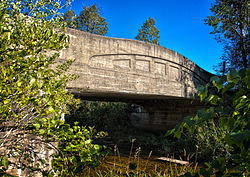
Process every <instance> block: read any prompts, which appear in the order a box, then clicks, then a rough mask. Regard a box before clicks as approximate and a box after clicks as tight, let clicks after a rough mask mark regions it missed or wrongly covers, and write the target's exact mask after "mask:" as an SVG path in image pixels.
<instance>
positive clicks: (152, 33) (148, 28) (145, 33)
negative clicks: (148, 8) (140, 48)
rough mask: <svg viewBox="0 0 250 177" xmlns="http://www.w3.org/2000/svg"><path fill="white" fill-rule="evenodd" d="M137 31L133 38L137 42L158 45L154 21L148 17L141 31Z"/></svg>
mask: <svg viewBox="0 0 250 177" xmlns="http://www.w3.org/2000/svg"><path fill="white" fill-rule="evenodd" d="M138 31H139V33H138V35H137V36H136V37H135V38H136V39H137V40H140V41H145V42H149V43H153V44H157V45H160V43H159V38H160V36H159V33H160V31H159V30H158V29H157V28H156V27H155V20H154V19H153V18H151V17H149V19H148V20H146V22H145V23H143V25H142V26H141V29H139V30H138Z"/></svg>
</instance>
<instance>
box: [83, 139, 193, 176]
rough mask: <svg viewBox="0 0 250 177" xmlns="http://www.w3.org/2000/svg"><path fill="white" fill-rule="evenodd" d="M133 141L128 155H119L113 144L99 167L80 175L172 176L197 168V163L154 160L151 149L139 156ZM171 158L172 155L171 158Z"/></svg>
mask: <svg viewBox="0 0 250 177" xmlns="http://www.w3.org/2000/svg"><path fill="white" fill-rule="evenodd" d="M134 142H135V139H132V142H131V148H130V152H129V156H121V155H120V153H119V149H118V147H117V146H116V145H115V146H114V152H113V154H112V155H109V156H107V157H106V158H105V159H103V160H102V162H101V165H100V166H99V167H97V168H95V169H87V170H86V171H84V172H83V174H82V176H84V177H85V176H86V177H118V176H126V177H135V176H136V177H137V176H138V177H151V176H152V177H153V176H154V177H158V176H159V177H173V176H180V175H183V174H185V173H186V172H191V173H192V172H196V171H197V170H198V167H197V163H189V164H187V165H178V164H175V163H171V162H165V161H156V160H155V159H156V157H154V156H152V154H153V152H152V151H150V152H149V154H148V156H141V151H142V149H141V148H140V147H138V148H134ZM134 149H135V150H134ZM184 157H185V159H184V160H186V161H189V160H190V156H187V155H186V154H184ZM173 158H174V157H173V156H172V159H173ZM180 160H182V159H180Z"/></svg>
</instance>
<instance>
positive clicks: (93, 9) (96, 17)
mask: <svg viewBox="0 0 250 177" xmlns="http://www.w3.org/2000/svg"><path fill="white" fill-rule="evenodd" d="M100 11H101V10H100V9H99V8H97V5H96V4H94V5H92V6H89V7H87V6H84V7H83V10H82V11H81V12H80V14H79V15H78V16H77V17H76V24H77V26H76V29H79V30H82V31H86V32H89V33H92V34H99V35H105V34H106V33H107V32H108V23H107V22H106V20H105V18H103V17H102V16H101V12H100Z"/></svg>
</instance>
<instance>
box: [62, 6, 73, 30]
mask: <svg viewBox="0 0 250 177" xmlns="http://www.w3.org/2000/svg"><path fill="white" fill-rule="evenodd" d="M75 18H76V14H75V11H74V10H67V11H66V12H65V14H64V15H63V21H65V22H66V23H67V27H68V28H75V27H76V20H75Z"/></svg>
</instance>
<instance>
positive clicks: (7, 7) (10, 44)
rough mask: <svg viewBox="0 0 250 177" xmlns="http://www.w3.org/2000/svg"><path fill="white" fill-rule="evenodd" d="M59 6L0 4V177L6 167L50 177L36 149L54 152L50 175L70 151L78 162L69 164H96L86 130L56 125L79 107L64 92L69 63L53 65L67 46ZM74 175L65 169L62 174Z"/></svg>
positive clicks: (52, 3)
mask: <svg viewBox="0 0 250 177" xmlns="http://www.w3.org/2000/svg"><path fill="white" fill-rule="evenodd" d="M66 3H68V2H66ZM66 5H67V4H66ZM62 6H64V5H63V4H61V3H60V1H57V0H51V1H43V0H37V1H35V3H33V1H25V0H24V1H11V0H3V1H0V100H1V101H0V131H1V134H3V136H2V137H1V139H0V150H1V151H0V169H1V170H0V173H1V174H5V173H6V170H7V168H8V166H10V165H11V166H12V167H13V168H18V169H22V170H26V171H28V172H29V174H30V175H32V174H34V173H35V172H36V171H39V172H41V173H42V174H43V175H45V176H46V175H53V171H49V170H50V169H48V168H46V167H47V166H48V160H49V159H50V157H46V158H45V157H42V155H41V152H39V148H40V147H41V148H43V150H44V151H46V149H50V148H52V149H53V150H54V154H50V155H52V156H53V155H54V157H55V159H54V163H53V167H54V171H57V170H58V169H59V167H62V164H61V161H60V159H62V160H63V163H64V162H70V161H71V160H72V157H71V156H67V154H68V153H72V152H74V151H75V150H76V149H77V150H79V151H78V153H79V155H80V159H81V161H74V164H78V166H81V165H82V164H83V163H85V164H86V165H87V166H91V165H92V166H95V165H97V164H98V161H99V155H101V154H100V152H101V151H100V150H101V149H100V147H99V146H96V145H93V144H91V139H90V138H91V137H92V136H93V135H94V134H93V131H92V129H91V128H90V129H86V128H84V127H83V128H81V127H78V126H75V127H73V128H70V127H69V126H68V125H65V124H64V121H63V120H62V117H63V116H64V114H67V113H69V111H70V106H76V105H77V104H78V102H79V100H77V99H75V98H74V97H73V95H72V94H70V93H68V92H67V90H66V84H67V82H68V81H70V80H72V79H75V78H76V76H75V75H70V74H68V73H67V74H66V71H67V70H68V68H69V66H70V65H71V63H72V62H73V60H68V61H66V62H64V63H62V64H57V63H56V59H57V57H58V56H59V52H60V50H62V49H63V48H66V47H67V46H68V44H69V37H68V36H67V35H66V34H65V27H66V24H65V23H64V22H63V18H62V17H63V16H62V14H60V13H58V12H59V11H60V9H61V7H62ZM95 136H99V134H98V135H95ZM63 140H64V141H63ZM58 141H59V146H58V147H57V146H56V145H55V143H56V142H58ZM61 142H63V144H61ZM77 143H79V145H78V144H77ZM55 149H56V150H57V151H56V152H58V153H56V152H55ZM41 151H42V149H41ZM84 154H85V156H87V157H88V158H87V159H84ZM86 154H87V155H86ZM47 158H49V159H47ZM72 163H73V161H72ZM64 168H65V167H64ZM81 168H83V167H81ZM75 172H76V169H73V168H70V169H67V170H63V172H62V173H63V174H64V175H68V174H71V175H72V174H74V173H75ZM5 175H7V174H5ZM73 176H74V175H73Z"/></svg>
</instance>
